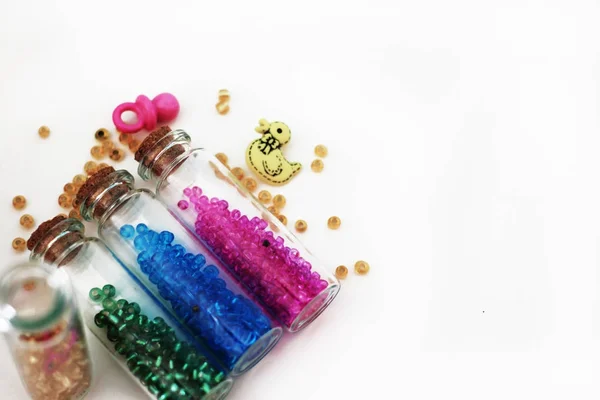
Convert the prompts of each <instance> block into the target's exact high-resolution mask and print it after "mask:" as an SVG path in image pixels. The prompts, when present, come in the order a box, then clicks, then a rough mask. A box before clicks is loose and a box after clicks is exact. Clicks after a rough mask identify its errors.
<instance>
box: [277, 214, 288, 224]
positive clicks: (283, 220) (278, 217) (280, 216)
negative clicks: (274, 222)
mask: <svg viewBox="0 0 600 400" xmlns="http://www.w3.org/2000/svg"><path fill="white" fill-rule="evenodd" d="M277 219H278V220H279V221H281V223H282V224H284V225H287V217H286V216H285V215H283V214H279V215H278V216H277Z"/></svg>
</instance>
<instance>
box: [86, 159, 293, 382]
mask: <svg viewBox="0 0 600 400" xmlns="http://www.w3.org/2000/svg"><path fill="white" fill-rule="evenodd" d="M133 184H134V179H133V176H131V174H129V173H128V172H127V171H124V170H119V171H114V169H113V168H112V167H108V168H105V169H103V170H100V171H99V172H97V173H96V174H95V175H93V176H92V177H90V178H89V179H88V181H87V182H86V185H84V186H82V187H81V189H80V190H79V192H78V195H77V201H78V202H79V203H80V210H81V215H82V217H83V218H84V219H86V220H87V221H92V220H93V221H96V222H97V223H98V235H99V236H100V238H101V239H102V240H103V241H104V243H106V245H107V246H108V248H109V249H111V251H112V252H113V253H114V254H115V255H116V256H117V257H118V258H119V259H120V260H121V261H122V262H123V264H124V265H125V266H126V268H127V269H128V270H129V271H130V272H131V273H132V274H133V275H134V276H135V277H136V278H137V279H139V280H140V281H141V282H142V284H143V285H144V286H145V287H146V288H147V289H148V290H149V291H150V292H151V293H152V294H153V295H154V296H155V297H156V298H157V299H159V300H160V301H161V304H163V305H164V306H165V307H167V308H168V309H169V310H171V311H172V312H173V314H174V315H175V316H176V317H177V318H178V320H179V321H180V322H181V323H182V325H186V326H187V327H188V328H189V329H190V330H191V331H192V332H193V333H194V335H195V337H196V338H199V339H201V340H202V342H203V344H204V345H205V346H206V347H207V348H209V349H210V350H211V352H212V353H213V354H214V355H215V357H216V358H217V359H218V361H219V362H220V363H221V364H222V365H224V366H225V367H226V368H227V369H228V370H229V371H230V373H231V374H232V375H234V376H235V375H239V374H241V373H243V372H245V371H247V370H248V369H250V368H251V367H253V366H254V365H255V364H256V363H257V362H258V361H260V360H261V359H262V358H263V357H264V356H265V355H266V354H267V353H268V352H269V351H270V350H271V349H272V348H273V346H275V344H276V343H277V342H278V341H279V339H280V338H281V335H282V333H283V330H282V328H281V326H280V325H279V324H278V323H277V322H274V321H273V320H272V319H271V318H270V316H269V314H268V313H266V312H265V311H263V310H262V309H261V307H260V306H258V305H257V304H255V302H254V301H253V300H252V299H251V298H250V296H249V295H248V294H247V293H246V291H245V289H244V288H243V287H242V286H240V285H239V284H238V283H237V282H236V281H235V279H232V278H231V277H230V276H229V273H228V271H227V269H226V268H224V267H223V266H222V265H221V263H220V261H219V260H217V259H215V258H214V257H213V256H212V255H211V254H210V252H209V251H207V249H206V248H205V247H204V245H202V243H200V242H199V241H197V240H196V239H195V238H194V237H193V236H192V235H191V234H190V233H189V232H188V231H186V230H185V229H184V228H183V227H182V226H181V225H180V224H179V223H178V221H177V220H176V219H175V218H173V216H172V215H171V214H170V213H169V211H168V210H167V209H166V208H165V207H164V206H163V204H161V202H160V201H158V200H156V199H155V197H154V194H153V193H152V192H150V191H148V190H144V189H138V190H134V188H133Z"/></svg>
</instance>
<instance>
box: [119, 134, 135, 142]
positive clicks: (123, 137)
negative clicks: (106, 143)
mask: <svg viewBox="0 0 600 400" xmlns="http://www.w3.org/2000/svg"><path fill="white" fill-rule="evenodd" d="M132 138H133V136H132V135H129V134H127V133H121V134H119V142H121V143H123V144H128V143H129V142H130V141H131V139H132Z"/></svg>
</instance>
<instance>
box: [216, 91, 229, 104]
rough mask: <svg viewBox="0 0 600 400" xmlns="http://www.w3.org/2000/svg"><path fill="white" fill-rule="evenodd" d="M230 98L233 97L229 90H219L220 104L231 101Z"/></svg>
mask: <svg viewBox="0 0 600 400" xmlns="http://www.w3.org/2000/svg"><path fill="white" fill-rule="evenodd" d="M229 97H231V95H230V94H229V90H227V89H221V90H219V102H224V101H227V100H229Z"/></svg>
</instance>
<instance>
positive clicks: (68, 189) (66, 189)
mask: <svg viewBox="0 0 600 400" xmlns="http://www.w3.org/2000/svg"><path fill="white" fill-rule="evenodd" d="M63 190H64V192H65V193H66V194H75V192H76V190H75V185H73V184H72V183H71V182H69V183H66V184H65V186H63Z"/></svg>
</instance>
